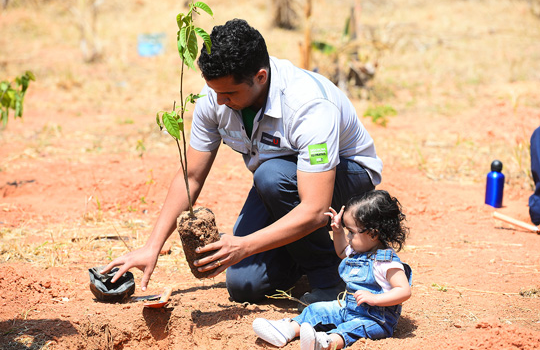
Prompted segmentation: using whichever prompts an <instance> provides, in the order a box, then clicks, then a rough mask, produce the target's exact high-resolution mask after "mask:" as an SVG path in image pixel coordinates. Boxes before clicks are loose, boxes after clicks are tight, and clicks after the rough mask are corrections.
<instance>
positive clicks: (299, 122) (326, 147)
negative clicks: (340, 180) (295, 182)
mask: <svg viewBox="0 0 540 350" xmlns="http://www.w3.org/2000/svg"><path fill="white" fill-rule="evenodd" d="M293 120H294V122H293V125H291V137H290V140H291V142H292V144H293V145H294V146H295V148H296V149H297V151H298V164H297V166H298V170H300V171H305V172H322V171H327V170H331V169H333V168H334V167H336V166H337V165H338V164H339V133H340V131H339V126H340V113H339V110H338V108H337V107H336V106H335V105H334V104H333V103H331V102H330V101H328V100H325V99H320V100H315V101H313V102H311V103H309V104H307V105H306V106H305V107H302V108H300V109H299V110H298V112H297V115H296V117H295V118H293Z"/></svg>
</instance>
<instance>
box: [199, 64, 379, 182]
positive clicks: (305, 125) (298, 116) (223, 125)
mask: <svg viewBox="0 0 540 350" xmlns="http://www.w3.org/2000/svg"><path fill="white" fill-rule="evenodd" d="M270 72H271V74H270V89H269V92H268V98H267V100H266V104H265V106H264V107H263V108H264V113H262V111H261V110H259V112H258V113H257V115H256V116H255V120H254V124H253V133H252V135H251V138H250V137H248V136H247V134H246V131H245V129H244V123H243V121H242V114H241V112H240V111H236V110H233V109H231V108H229V107H227V106H225V105H218V103H217V99H216V93H215V92H214V91H213V90H212V89H210V88H209V87H208V86H207V85H205V86H204V88H203V90H202V92H201V94H202V95H205V96H204V97H201V98H200V99H198V100H197V104H196V106H195V110H194V112H193V122H192V127H191V138H190V145H191V146H192V147H193V148H194V149H196V150H199V151H211V150H214V149H216V148H217V147H219V145H220V142H221V141H223V143H225V144H227V145H228V146H230V147H231V148H232V149H234V150H235V151H237V152H239V153H241V154H242V156H243V158H244V162H245V163H246V166H247V167H248V169H249V170H251V171H252V172H253V171H255V169H257V167H258V166H259V165H260V164H261V163H263V162H264V161H266V160H268V159H271V158H275V157H281V156H287V155H297V156H298V170H300V171H304V172H322V171H327V170H330V169H333V168H334V167H335V166H336V165H337V164H339V157H344V158H347V159H350V160H353V161H355V162H357V163H359V164H360V165H362V166H363V167H364V168H365V169H366V170H367V172H368V173H369V175H370V177H371V181H372V182H373V184H374V185H377V184H379V183H380V182H381V172H382V161H381V159H380V158H379V157H377V154H376V153H375V146H374V143H373V139H372V138H371V136H370V135H369V134H368V132H367V130H366V129H365V127H364V126H363V125H362V123H361V122H360V120H359V118H358V115H357V114H356V111H355V109H354V106H353V105H352V103H351V101H350V100H349V99H348V98H347V96H346V95H345V94H344V93H343V92H342V91H341V90H340V89H338V88H337V87H336V86H335V85H334V84H333V83H332V82H331V81H329V80H328V79H326V78H325V77H323V76H322V75H320V74H317V73H314V72H310V71H307V70H303V69H300V68H298V67H295V66H294V65H293V64H292V63H291V62H289V61H287V60H280V59H277V58H274V57H271V58H270ZM261 113H262V115H261Z"/></svg>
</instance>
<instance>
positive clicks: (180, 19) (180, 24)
mask: <svg viewBox="0 0 540 350" xmlns="http://www.w3.org/2000/svg"><path fill="white" fill-rule="evenodd" d="M176 24H178V29H182V27H183V26H184V14H183V13H179V14H177V15H176Z"/></svg>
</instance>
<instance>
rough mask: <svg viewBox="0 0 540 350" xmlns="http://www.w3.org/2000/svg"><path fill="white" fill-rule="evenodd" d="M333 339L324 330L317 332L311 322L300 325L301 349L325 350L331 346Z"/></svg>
mask: <svg viewBox="0 0 540 350" xmlns="http://www.w3.org/2000/svg"><path fill="white" fill-rule="evenodd" d="M331 343H332V339H331V338H330V336H329V335H328V334H326V333H324V332H315V329H313V327H312V326H311V325H310V324H309V323H302V325H301V326H300V350H325V349H328V348H329V347H330V344H331Z"/></svg>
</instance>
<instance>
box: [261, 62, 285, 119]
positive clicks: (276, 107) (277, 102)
mask: <svg viewBox="0 0 540 350" xmlns="http://www.w3.org/2000/svg"><path fill="white" fill-rule="evenodd" d="M275 60H277V59H276V58H275V57H270V87H269V88H268V97H267V98H266V107H265V109H264V114H265V115H267V116H269V117H272V118H278V119H281V118H282V114H281V91H282V87H281V86H280V78H279V70H278V68H277V65H276V62H275Z"/></svg>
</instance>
